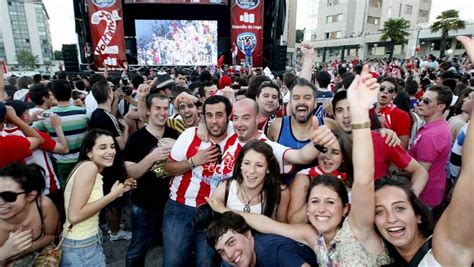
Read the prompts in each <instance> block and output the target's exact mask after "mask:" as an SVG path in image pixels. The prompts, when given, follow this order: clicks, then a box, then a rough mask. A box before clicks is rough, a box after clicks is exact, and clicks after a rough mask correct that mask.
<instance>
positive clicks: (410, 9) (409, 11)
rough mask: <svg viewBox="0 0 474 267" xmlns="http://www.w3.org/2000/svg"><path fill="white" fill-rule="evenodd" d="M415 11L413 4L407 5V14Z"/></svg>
mask: <svg viewBox="0 0 474 267" xmlns="http://www.w3.org/2000/svg"><path fill="white" fill-rule="evenodd" d="M412 12H413V6H410V5H405V14H408V15H411V14H412Z"/></svg>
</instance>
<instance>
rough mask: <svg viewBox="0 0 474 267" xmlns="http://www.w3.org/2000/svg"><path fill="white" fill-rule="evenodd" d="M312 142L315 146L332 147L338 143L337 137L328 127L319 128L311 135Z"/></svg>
mask: <svg viewBox="0 0 474 267" xmlns="http://www.w3.org/2000/svg"><path fill="white" fill-rule="evenodd" d="M311 140H312V141H313V144H314V145H315V146H321V147H330V146H332V145H334V144H335V143H336V142H337V139H336V136H334V134H333V133H332V131H331V129H329V128H328V127H327V126H325V125H322V126H319V127H318V128H317V129H316V130H314V131H313V133H312V134H311Z"/></svg>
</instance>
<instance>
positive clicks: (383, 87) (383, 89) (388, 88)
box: [380, 85, 395, 94]
mask: <svg viewBox="0 0 474 267" xmlns="http://www.w3.org/2000/svg"><path fill="white" fill-rule="evenodd" d="M385 89H387V93H389V94H393V93H394V92H395V88H393V87H388V86H385V85H382V86H380V92H385Z"/></svg>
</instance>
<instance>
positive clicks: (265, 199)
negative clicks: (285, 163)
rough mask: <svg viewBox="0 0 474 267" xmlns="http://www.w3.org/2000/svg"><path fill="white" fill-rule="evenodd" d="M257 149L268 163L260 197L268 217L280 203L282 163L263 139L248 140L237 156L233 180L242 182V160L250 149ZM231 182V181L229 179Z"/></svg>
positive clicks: (264, 212)
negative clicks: (279, 162)
mask: <svg viewBox="0 0 474 267" xmlns="http://www.w3.org/2000/svg"><path fill="white" fill-rule="evenodd" d="M251 150H253V151H255V152H257V153H260V154H262V155H263V156H264V157H265V159H266V161H267V165H268V173H267V175H266V176H265V180H264V182H263V187H262V190H261V191H260V199H261V200H262V213H263V214H264V215H265V216H267V217H270V218H271V217H272V216H273V212H274V211H275V208H276V207H277V206H278V204H279V203H280V198H281V181H280V165H279V164H278V161H277V159H276V158H275V155H274V154H273V149H272V148H271V147H270V146H269V145H268V144H266V143H265V142H263V141H260V140H252V141H250V142H248V143H247V144H246V145H245V146H244V147H243V148H242V150H240V152H239V155H238V156H237V161H236V163H235V166H234V174H233V176H232V178H231V179H232V180H236V181H237V183H239V184H242V182H243V180H244V178H243V177H242V170H241V166H242V161H243V159H244V156H245V154H247V152H249V151H251ZM228 182H229V183H230V182H231V181H228Z"/></svg>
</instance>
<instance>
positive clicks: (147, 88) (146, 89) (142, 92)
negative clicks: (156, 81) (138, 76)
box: [137, 83, 151, 98]
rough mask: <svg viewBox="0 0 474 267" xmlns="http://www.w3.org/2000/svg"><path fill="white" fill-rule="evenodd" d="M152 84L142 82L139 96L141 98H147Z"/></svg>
mask: <svg viewBox="0 0 474 267" xmlns="http://www.w3.org/2000/svg"><path fill="white" fill-rule="evenodd" d="M150 90H151V86H150V85H149V84H145V83H144V84H140V85H139V86H138V91H137V94H138V97H139V98H146V96H147V95H148V94H149V93H150Z"/></svg>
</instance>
